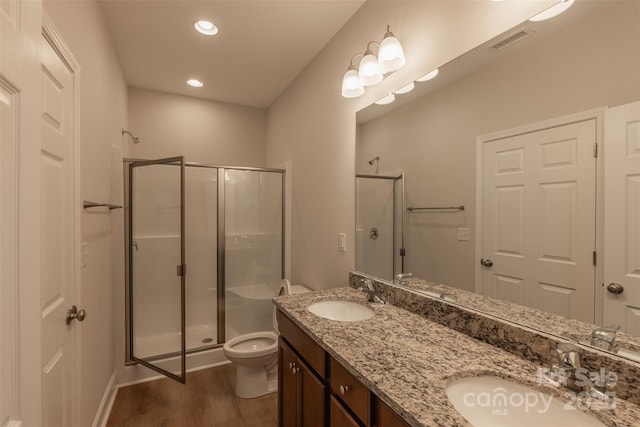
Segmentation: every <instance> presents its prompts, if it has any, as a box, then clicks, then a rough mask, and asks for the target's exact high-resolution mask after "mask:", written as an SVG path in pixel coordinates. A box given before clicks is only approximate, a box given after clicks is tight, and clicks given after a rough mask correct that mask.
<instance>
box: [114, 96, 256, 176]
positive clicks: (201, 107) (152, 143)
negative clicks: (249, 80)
mask: <svg viewBox="0 0 640 427" xmlns="http://www.w3.org/2000/svg"><path fill="white" fill-rule="evenodd" d="M266 121H267V114H266V110H264V109H261V108H253V107H244V106H241V105H236V104H229V103H225V102H216V101H207V100H204V99H200V98H193V97H189V96H183V95H173V94H169V93H164V92H157V91H153V90H147V89H141V88H137V87H129V128H128V130H130V131H131V132H132V133H133V134H134V135H136V136H138V137H139V138H140V139H141V140H142V142H140V143H139V144H133V143H132V142H131V139H130V138H129V137H125V138H124V139H123V144H125V145H126V146H127V148H128V150H129V154H130V155H131V157H134V158H146V159H154V158H162V157H173V156H180V155H183V156H185V158H186V160H187V161H189V162H198V163H207V164H216V165H235V166H264V164H265V139H266V137H265V134H266Z"/></svg>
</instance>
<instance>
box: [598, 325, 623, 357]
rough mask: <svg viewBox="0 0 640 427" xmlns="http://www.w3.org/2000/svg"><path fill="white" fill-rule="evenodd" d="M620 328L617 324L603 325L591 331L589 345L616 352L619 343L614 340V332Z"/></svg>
mask: <svg viewBox="0 0 640 427" xmlns="http://www.w3.org/2000/svg"><path fill="white" fill-rule="evenodd" d="M618 329H620V326H618V325H612V326H603V327H601V328H596V329H594V330H593V332H591V345H592V346H594V347H598V348H599V349H602V350H606V351H610V352H612V353H617V352H618V350H619V348H620V343H618V342H617V341H616V332H617V331H618Z"/></svg>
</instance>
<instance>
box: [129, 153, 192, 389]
mask: <svg viewBox="0 0 640 427" xmlns="http://www.w3.org/2000/svg"><path fill="white" fill-rule="evenodd" d="M129 177H130V178H129V224H130V227H129V242H130V244H131V247H130V250H129V266H130V269H129V295H128V297H129V303H130V306H131V308H132V309H131V310H130V316H131V318H130V331H129V340H130V341H129V351H130V358H131V360H133V361H136V362H138V363H140V364H142V365H144V366H146V367H148V368H150V369H153V370H155V371H157V372H160V373H162V374H164V375H166V376H168V377H170V378H173V379H175V380H177V381H180V382H182V383H184V382H185V376H186V371H185V356H186V348H185V274H186V266H185V221H184V211H185V198H184V186H185V163H184V158H183V157H173V158H168V159H161V160H152V161H143V162H134V163H131V164H130V165H129ZM176 356H177V358H178V362H177V363H176V364H175V365H174V366H172V367H171V368H169V369H170V370H167V369H163V368H161V367H160V366H159V365H158V364H157V363H154V362H156V361H158V360H160V359H165V358H167V357H176Z"/></svg>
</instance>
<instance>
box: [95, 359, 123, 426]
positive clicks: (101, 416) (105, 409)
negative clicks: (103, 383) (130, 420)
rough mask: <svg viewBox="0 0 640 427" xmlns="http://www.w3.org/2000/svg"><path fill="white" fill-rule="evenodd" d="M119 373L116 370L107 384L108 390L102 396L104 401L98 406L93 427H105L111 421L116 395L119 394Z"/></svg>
mask: <svg viewBox="0 0 640 427" xmlns="http://www.w3.org/2000/svg"><path fill="white" fill-rule="evenodd" d="M116 378H117V371H116V370H114V371H113V373H112V374H111V378H110V379H109V383H108V384H107V388H106V389H105V391H104V394H103V395H102V401H101V402H100V406H98V411H97V412H96V417H95V418H94V419H93V424H92V426H93V427H105V426H106V425H107V421H109V415H110V414H111V408H112V407H113V402H114V401H115V400H116V394H117V393H118V385H117V384H116Z"/></svg>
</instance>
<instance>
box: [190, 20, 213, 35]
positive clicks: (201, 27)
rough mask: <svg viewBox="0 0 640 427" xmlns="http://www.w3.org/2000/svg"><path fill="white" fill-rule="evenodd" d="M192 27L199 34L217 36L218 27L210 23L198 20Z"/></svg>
mask: <svg viewBox="0 0 640 427" xmlns="http://www.w3.org/2000/svg"><path fill="white" fill-rule="evenodd" d="M193 27H194V28H195V29H196V30H197V31H198V32H199V33H201V34H204V35H206V36H214V35H216V34H218V27H216V26H215V24H214V23H213V22H211V21H205V20H200V21H196V22H195V23H194V24H193Z"/></svg>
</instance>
